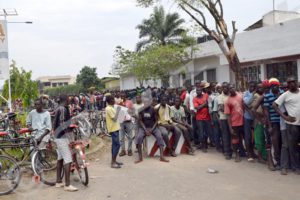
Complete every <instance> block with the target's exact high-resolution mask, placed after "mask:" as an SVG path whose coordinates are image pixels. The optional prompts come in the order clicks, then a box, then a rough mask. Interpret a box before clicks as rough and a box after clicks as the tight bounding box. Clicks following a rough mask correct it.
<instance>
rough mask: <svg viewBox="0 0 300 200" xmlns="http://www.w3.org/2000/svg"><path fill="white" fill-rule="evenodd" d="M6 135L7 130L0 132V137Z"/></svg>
mask: <svg viewBox="0 0 300 200" xmlns="http://www.w3.org/2000/svg"><path fill="white" fill-rule="evenodd" d="M7 135H8V132H0V137H4V136H7Z"/></svg>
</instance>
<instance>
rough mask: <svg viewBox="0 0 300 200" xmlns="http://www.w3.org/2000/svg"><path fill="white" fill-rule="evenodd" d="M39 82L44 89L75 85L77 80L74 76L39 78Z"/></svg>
mask: <svg viewBox="0 0 300 200" xmlns="http://www.w3.org/2000/svg"><path fill="white" fill-rule="evenodd" d="M37 81H40V82H41V84H42V85H43V87H44V88H54V87H60V86H66V85H72V84H75V82H76V78H75V77H73V76H69V75H66V76H42V77H39V78H37Z"/></svg>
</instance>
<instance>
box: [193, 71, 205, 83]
mask: <svg viewBox="0 0 300 200" xmlns="http://www.w3.org/2000/svg"><path fill="white" fill-rule="evenodd" d="M203 79H204V74H203V72H198V73H197V72H196V75H195V82H196V81H203Z"/></svg>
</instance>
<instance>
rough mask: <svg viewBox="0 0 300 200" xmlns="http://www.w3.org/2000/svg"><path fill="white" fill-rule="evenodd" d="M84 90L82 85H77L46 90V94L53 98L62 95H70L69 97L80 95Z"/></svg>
mask: <svg viewBox="0 0 300 200" xmlns="http://www.w3.org/2000/svg"><path fill="white" fill-rule="evenodd" d="M83 90H84V89H83V87H82V86H81V85H79V84H75V85H66V86H62V87H55V88H48V89H46V90H45V92H44V93H45V94H47V95H49V96H51V97H56V96H59V95H61V94H68V95H74V94H79V93H80V92H82V91H83Z"/></svg>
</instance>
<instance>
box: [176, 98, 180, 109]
mask: <svg viewBox="0 0 300 200" xmlns="http://www.w3.org/2000/svg"><path fill="white" fill-rule="evenodd" d="M175 106H176V107H179V106H180V99H176V100H175Z"/></svg>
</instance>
